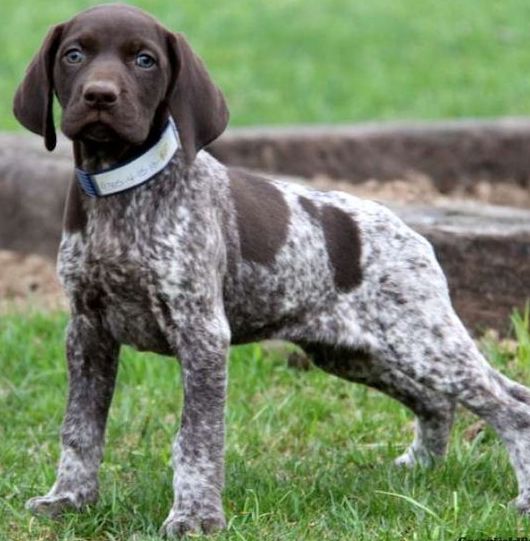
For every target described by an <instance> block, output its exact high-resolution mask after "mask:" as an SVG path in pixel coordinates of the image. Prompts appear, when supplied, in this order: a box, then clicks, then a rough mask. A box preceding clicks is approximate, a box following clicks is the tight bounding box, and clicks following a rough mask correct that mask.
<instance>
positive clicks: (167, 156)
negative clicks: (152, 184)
mask: <svg viewBox="0 0 530 541" xmlns="http://www.w3.org/2000/svg"><path fill="white" fill-rule="evenodd" d="M178 146H179V139H178V133H177V128H176V127H175V123H174V122H173V119H172V118H170V119H169V120H168V122H167V125H166V127H165V128H164V131H163V132H162V135H161V136H160V139H159V140H158V141H157V142H156V143H155V144H154V145H153V146H152V147H151V148H150V149H149V150H146V151H145V152H144V153H143V154H142V155H141V156H138V157H137V158H134V159H133V160H131V161H129V162H125V163H123V164H121V165H117V166H115V167H111V168H109V169H104V170H103V171H100V172H99V173H88V172H86V171H84V170H83V169H80V168H79V167H76V169H75V176H76V178H77V180H78V182H79V184H80V185H81V188H83V191H84V192H85V193H86V194H87V195H89V196H90V197H105V196H107V195H113V194H116V193H119V192H124V191H125V190H130V189H131V188H134V187H136V186H139V185H140V184H143V183H144V182H147V181H148V180H149V179H151V178H152V177H154V176H155V175H156V174H157V173H159V172H160V171H162V169H164V167H166V165H167V164H168V163H169V162H170V161H171V158H172V157H173V155H174V154H175V151H176V150H177V148H178Z"/></svg>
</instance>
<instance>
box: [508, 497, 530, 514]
mask: <svg viewBox="0 0 530 541" xmlns="http://www.w3.org/2000/svg"><path fill="white" fill-rule="evenodd" d="M510 504H511V505H512V506H513V507H515V509H516V510H517V511H518V512H519V513H521V515H530V497H529V496H528V494H526V493H524V494H519V496H517V498H515V500H512V501H511V502H510Z"/></svg>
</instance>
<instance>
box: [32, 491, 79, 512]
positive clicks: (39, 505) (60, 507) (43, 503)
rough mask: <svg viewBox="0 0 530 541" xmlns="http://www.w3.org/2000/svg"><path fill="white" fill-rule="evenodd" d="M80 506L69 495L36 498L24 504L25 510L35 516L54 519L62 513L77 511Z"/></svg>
mask: <svg viewBox="0 0 530 541" xmlns="http://www.w3.org/2000/svg"><path fill="white" fill-rule="evenodd" d="M79 507H80V505H79V503H78V502H76V500H75V498H74V497H73V496H72V495H71V494H56V495H51V494H50V495H47V496H38V497H36V498H31V499H30V500H28V501H27V502H26V509H28V511H31V512H32V513H34V514H36V515H47V516H50V517H56V516H59V515H61V514H62V513H63V512H64V511H68V510H72V509H79Z"/></svg>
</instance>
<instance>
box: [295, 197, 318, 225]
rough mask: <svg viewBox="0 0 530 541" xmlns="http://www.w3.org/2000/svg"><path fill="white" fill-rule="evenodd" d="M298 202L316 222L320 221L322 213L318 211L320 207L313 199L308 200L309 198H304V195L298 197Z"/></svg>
mask: <svg viewBox="0 0 530 541" xmlns="http://www.w3.org/2000/svg"><path fill="white" fill-rule="evenodd" d="M298 201H299V202H300V205H301V207H302V208H303V209H304V210H305V211H306V212H307V214H309V216H311V217H312V218H314V219H315V220H320V212H319V210H318V207H317V206H316V205H315V204H314V203H313V201H311V199H308V198H307V197H304V196H303V195H300V196H298Z"/></svg>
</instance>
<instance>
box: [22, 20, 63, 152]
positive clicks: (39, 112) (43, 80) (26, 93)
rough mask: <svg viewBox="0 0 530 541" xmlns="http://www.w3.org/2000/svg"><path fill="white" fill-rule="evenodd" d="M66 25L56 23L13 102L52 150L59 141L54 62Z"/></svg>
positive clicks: (30, 128) (24, 123)
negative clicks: (56, 124) (54, 114)
mask: <svg viewBox="0 0 530 541" xmlns="http://www.w3.org/2000/svg"><path fill="white" fill-rule="evenodd" d="M62 30H63V25H57V26H54V27H53V28H52V29H51V30H50V31H49V32H48V35H47V36H46V38H45V39H44V43H43V44H42V46H41V48H40V51H39V52H38V53H37V54H36V55H35V57H34V58H33V60H32V61H31V64H30V65H29V66H28V69H27V70H26V75H25V77H24V80H23V81H22V82H21V83H20V85H19V87H18V88H17V92H16V94H15V99H14V102H13V113H14V114H15V117H16V118H17V120H18V121H19V122H20V123H21V124H22V125H23V126H24V127H25V128H27V129H28V130H30V131H32V132H34V133H36V134H38V135H42V136H43V137H44V144H45V145H46V148H47V149H48V150H53V149H54V148H55V145H56V143H57V137H56V136H55V125H54V122H53V63H54V60H55V54H56V52H57V48H58V47H59V42H60V38H61V34H62Z"/></svg>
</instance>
